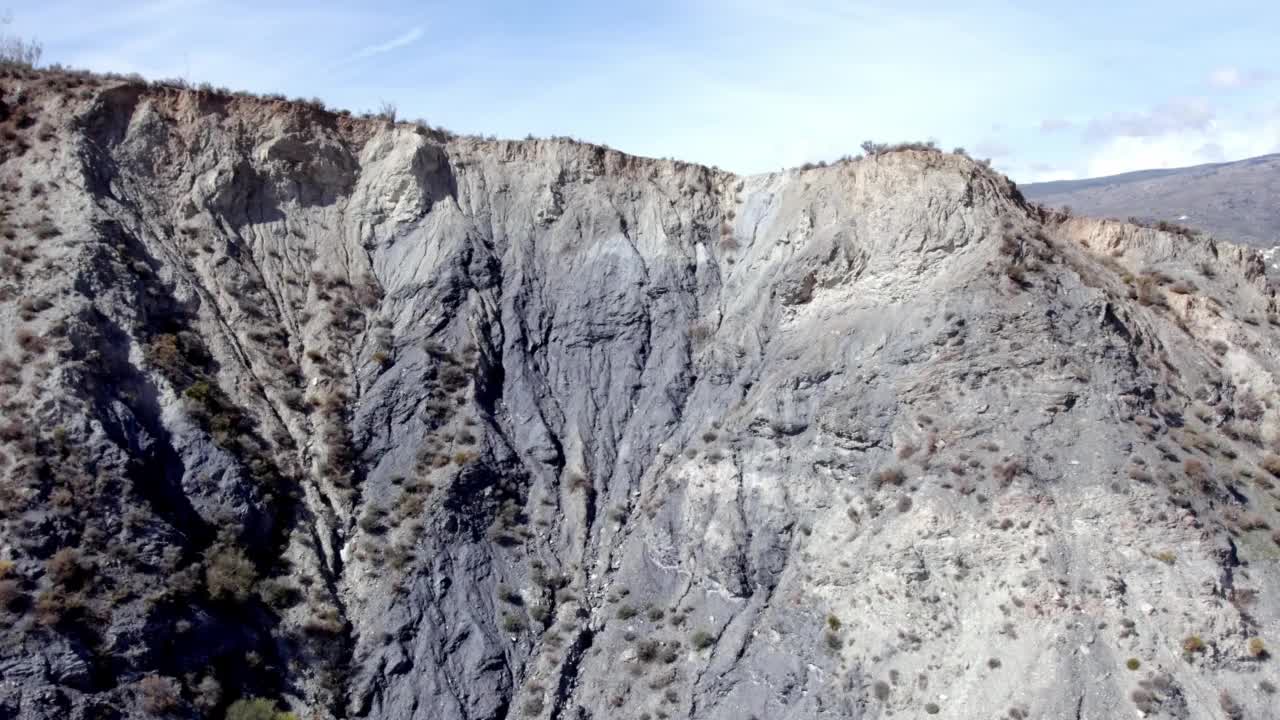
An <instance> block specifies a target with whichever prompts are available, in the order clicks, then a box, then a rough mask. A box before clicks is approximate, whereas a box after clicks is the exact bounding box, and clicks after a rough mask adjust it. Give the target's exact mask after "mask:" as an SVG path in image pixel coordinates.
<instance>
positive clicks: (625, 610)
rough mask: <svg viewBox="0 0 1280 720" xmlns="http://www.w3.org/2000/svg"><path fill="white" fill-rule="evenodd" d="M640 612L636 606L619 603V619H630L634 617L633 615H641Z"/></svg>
mask: <svg viewBox="0 0 1280 720" xmlns="http://www.w3.org/2000/svg"><path fill="white" fill-rule="evenodd" d="M639 614H640V611H639V610H636V609H635V608H634V607H631V606H630V605H619V606H618V619H619V620H630V619H631V618H633V617H635V616H636V615H639Z"/></svg>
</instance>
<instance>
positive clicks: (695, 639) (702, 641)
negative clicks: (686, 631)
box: [689, 630, 716, 650]
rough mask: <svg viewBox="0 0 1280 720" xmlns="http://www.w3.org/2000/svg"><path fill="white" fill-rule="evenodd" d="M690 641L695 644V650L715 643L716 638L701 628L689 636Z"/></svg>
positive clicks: (704, 648) (703, 648)
mask: <svg viewBox="0 0 1280 720" xmlns="http://www.w3.org/2000/svg"><path fill="white" fill-rule="evenodd" d="M689 642H690V643H692V644H693V649H694V650H706V649H707V648H709V647H711V646H712V645H714V644H715V642H716V640H715V638H714V637H712V636H711V633H709V632H707V631H706V630H699V631H697V632H695V633H694V634H693V636H692V637H690V638H689Z"/></svg>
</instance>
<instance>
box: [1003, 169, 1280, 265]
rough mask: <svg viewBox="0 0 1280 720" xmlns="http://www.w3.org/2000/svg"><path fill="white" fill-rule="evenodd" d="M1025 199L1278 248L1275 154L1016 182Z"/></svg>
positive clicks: (1279, 174) (1279, 191) (1279, 178)
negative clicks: (1169, 224)
mask: <svg viewBox="0 0 1280 720" xmlns="http://www.w3.org/2000/svg"><path fill="white" fill-rule="evenodd" d="M1022 189H1023V192H1024V193H1025V194H1026V195H1027V197H1028V198H1030V199H1031V200H1034V201H1036V202H1043V203H1046V204H1048V205H1053V206H1055V207H1061V206H1064V205H1069V206H1071V207H1072V208H1073V209H1075V210H1076V211H1079V212H1082V213H1085V214H1089V215H1098V216H1116V217H1124V218H1127V217H1136V218H1139V219H1142V220H1144V221H1157V220H1159V221H1166V222H1173V223H1180V224H1183V225H1187V226H1190V227H1193V228H1195V229H1197V230H1200V231H1203V232H1208V233H1211V234H1213V235H1217V236H1219V237H1222V238H1224V239H1227V240H1234V241H1236V242H1241V243H1245V244H1247V245H1252V246H1254V247H1260V248H1264V249H1268V248H1273V247H1276V246H1280V210H1277V204H1276V203H1275V202H1274V199H1275V198H1276V197H1277V196H1280V154H1271V155H1261V156H1258V157H1254V158H1247V159H1244V160H1237V161H1232V162H1223V163H1211V164H1207V165H1193V166H1190V167H1184V168H1170V169H1161V170H1141V171H1137V172H1132V173H1124V174H1121V175H1113V176H1108V177H1101V178H1090V179H1086V180H1062V181H1056V182H1047V183H1031V184H1028V185H1023V186H1022Z"/></svg>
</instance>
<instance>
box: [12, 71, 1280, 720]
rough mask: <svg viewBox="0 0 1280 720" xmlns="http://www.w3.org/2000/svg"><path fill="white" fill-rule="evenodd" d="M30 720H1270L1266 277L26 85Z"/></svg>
mask: <svg viewBox="0 0 1280 720" xmlns="http://www.w3.org/2000/svg"><path fill="white" fill-rule="evenodd" d="M2 83H3V84H2V85H0V89H2V90H3V98H2V99H3V103H4V104H3V106H0V126H2V128H0V129H3V131H4V132H5V138H6V139H5V143H6V146H5V151H4V162H3V165H0V182H2V183H3V189H4V195H3V203H4V207H3V211H4V227H3V228H0V230H2V231H3V233H2V234H3V238H2V239H0V252H2V257H0V275H2V279H0V336H2V337H4V338H5V339H6V343H5V344H4V346H3V347H4V349H3V350H0V384H3V387H2V388H0V390H2V391H3V392H4V394H5V397H4V405H3V427H0V442H3V447H2V449H0V472H3V474H4V485H3V488H2V491H3V497H2V498H0V500H3V509H4V513H3V516H2V522H3V535H2V536H0V558H3V563H2V564H0V575H3V577H2V578H0V603H2V604H3V605H4V609H3V612H4V614H5V626H4V628H5V629H4V631H3V633H2V634H0V637H2V638H3V644H2V645H0V717H14V718H22V719H23V720H28V719H32V720H33V719H35V718H50V719H52V718H68V717H71V718H100V717H146V716H148V715H153V716H156V717H184V718H199V717H214V718H218V717H222V716H223V713H224V712H225V711H226V708H227V706H228V704H230V703H231V702H233V701H235V700H237V699H238V698H247V697H262V698H268V699H271V700H279V701H280V703H281V707H282V708H283V707H289V708H291V709H292V710H294V711H295V712H296V713H297V714H298V716H299V717H315V718H355V717H362V718H364V717H367V718H379V719H388V720H389V719H392V718H395V719H400V718H411V719H420V720H427V719H432V720H435V719H437V718H460V719H461V718H466V719H468V720H472V719H474V720H479V719H485V718H502V717H527V718H549V719H552V720H568V719H570V718H588V717H605V716H619V717H632V718H676V717H684V718H726V719H727V718H744V717H751V716H755V717H759V718H827V717H830V718H850V717H852V718H879V717H889V716H897V717H931V716H937V717H942V718H973V717H997V716H999V717H1009V718H1029V717H1046V718H1047V717H1053V718H1058V717H1074V718H1101V717H1117V716H1124V715H1128V714H1129V713H1130V712H1141V713H1145V714H1146V715H1147V716H1148V717H1171V718H1219V717H1221V716H1222V714H1223V713H1224V712H1225V713H1227V714H1228V716H1231V717H1265V716H1266V714H1267V713H1268V712H1270V710H1269V709H1268V708H1270V707H1272V706H1273V704H1274V703H1275V702H1276V698H1275V697H1273V696H1271V695H1270V693H1272V692H1274V683H1277V682H1280V678H1277V671H1276V664H1275V661H1273V660H1271V659H1270V656H1269V654H1268V648H1274V647H1280V622H1278V618H1280V575H1278V574H1277V561H1278V559H1280V533H1276V532H1274V531H1273V530H1272V528H1273V527H1276V528H1280V491H1278V490H1277V485H1276V482H1277V479H1278V476H1280V457H1277V456H1276V453H1277V452H1280V444H1278V442H1277V437H1278V436H1280V407H1277V400H1278V399H1280V396H1278V395H1277V387H1276V371H1277V366H1278V365H1280V311H1278V309H1277V306H1276V299H1275V293H1274V289H1272V288H1270V287H1268V285H1267V282H1266V279H1265V277H1264V274H1263V269H1262V264H1261V259H1260V257H1259V256H1258V254H1257V253H1256V252H1255V251H1253V250H1249V249H1246V248H1242V247H1237V246H1234V245H1230V244H1226V243H1220V242H1213V241H1210V240H1205V239H1187V238H1184V237H1179V236H1173V235H1168V234H1164V233H1160V232H1157V231H1154V230H1150V229H1145V228H1138V227H1134V226H1129V225H1124V224H1120V223H1114V222H1105V221H1094V220H1088V219H1080V218H1070V219H1068V218H1064V217H1057V216H1052V215H1048V214H1045V213H1043V212H1042V211H1040V210H1039V209H1037V208H1035V207H1031V206H1028V205H1027V204H1026V203H1024V202H1023V201H1022V198H1021V196H1020V195H1019V194H1018V193H1017V191H1016V190H1015V189H1014V188H1013V187H1012V185H1011V184H1010V183H1009V182H1008V181H1007V180H1005V179H1004V178H1002V177H999V176H996V175H994V174H992V173H991V172H990V171H989V170H987V169H985V168H983V167H982V166H980V165H977V164H975V163H973V162H971V161H969V160H968V159H967V158H963V157H956V156H950V155H943V154H939V153H934V152H920V151H902V152H890V153H884V154H881V155H877V156H874V157H870V158H867V159H863V160H859V161H856V162H849V163H844V164H840V165H837V166H833V167H828V168H821V169H816V170H810V171H804V172H801V171H791V172H786V173H779V174H771V175H767V176H754V177H738V176H734V175H732V174H729V173H723V172H719V171H713V170H709V169H707V168H703V167H699V166H693V165H687V164H682V163H674V162H670V161H657V160H647V159H640V158H634V157H629V156H626V155H623V154H620V153H617V152H614V151H610V150H607V149H603V148H599V147H594V146H590V145H585V144H580V143H575V142H570V141H560V140H530V141H525V142H498V141H484V140H479V139H470V138H456V137H451V136H445V135H442V134H439V133H435V132H431V131H427V130H423V129H421V128H418V127H415V126H412V125H406V124H400V125H394V124H392V123H388V122H383V121H377V120H360V119H353V118H349V117H345V116H337V115H333V114H330V113H327V112H323V111H320V110H317V109H315V108H310V107H307V106H304V105H299V104H290V103H282V102H270V101H264V100H259V99H254V98H245V97H231V96H217V95H211V94H208V93H197V92H191V91H177V90H171V89H164V88H145V87H139V86H133V85H129V84H127V83H121V82H108V81H103V80H101V79H93V78H81V77H76V76H68V75H60V74H56V73H44V74H34V73H16V72H9V73H8V75H7V77H6V78H4V79H3V81H2Z"/></svg>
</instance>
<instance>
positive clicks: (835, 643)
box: [826, 630, 844, 650]
mask: <svg viewBox="0 0 1280 720" xmlns="http://www.w3.org/2000/svg"><path fill="white" fill-rule="evenodd" d="M826 640H827V649H829V650H839V649H840V648H842V647H844V640H841V639H840V636H839V635H837V634H835V633H834V632H832V631H830V630H828V631H827V633H826Z"/></svg>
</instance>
